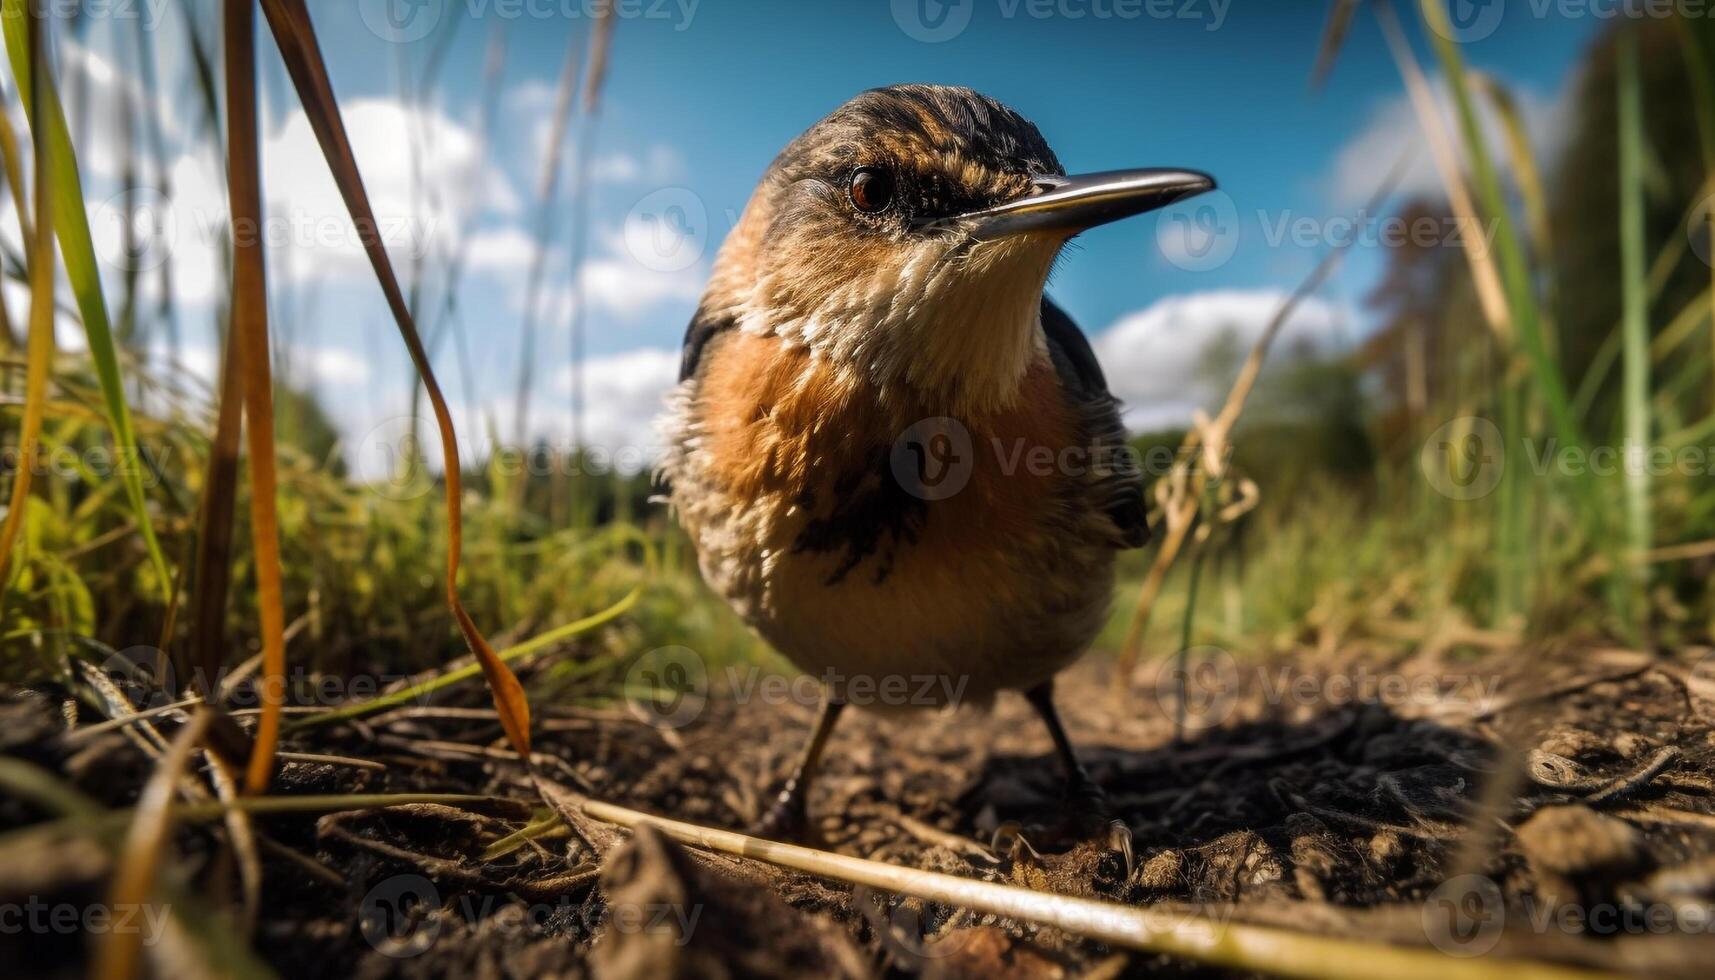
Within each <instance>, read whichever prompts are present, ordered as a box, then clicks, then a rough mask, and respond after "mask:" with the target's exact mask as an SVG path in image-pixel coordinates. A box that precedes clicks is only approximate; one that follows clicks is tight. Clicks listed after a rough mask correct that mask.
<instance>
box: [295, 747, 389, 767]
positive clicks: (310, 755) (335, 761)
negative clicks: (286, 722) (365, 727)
mask: <svg viewBox="0 0 1715 980" xmlns="http://www.w3.org/2000/svg"><path fill="white" fill-rule="evenodd" d="M274 758H276V759H279V760H280V761H282V762H302V763H315V764H318V765H326V766H349V767H351V768H353V769H368V770H370V771H372V772H386V771H387V764H386V763H383V762H376V761H375V760H374V759H357V758H353V757H352V756H349V755H320V754H318V753H315V752H276V753H274Z"/></svg>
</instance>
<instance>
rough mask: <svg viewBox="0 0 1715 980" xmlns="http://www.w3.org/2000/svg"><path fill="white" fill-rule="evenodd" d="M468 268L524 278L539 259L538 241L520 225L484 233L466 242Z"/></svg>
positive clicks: (484, 231) (491, 229) (492, 229)
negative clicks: (526, 272) (525, 273)
mask: <svg viewBox="0 0 1715 980" xmlns="http://www.w3.org/2000/svg"><path fill="white" fill-rule="evenodd" d="M465 249H466V252H465V265H466V266H467V267H468V268H470V269H472V270H478V271H486V272H500V273H515V274H521V273H523V272H524V271H525V270H527V269H528V268H529V267H530V263H531V262H533V261H534V260H535V257H536V241H535V239H534V238H532V237H530V236H529V235H528V234H526V233H525V232H524V230H523V229H522V228H519V227H518V226H517V225H506V226H505V227H501V228H490V229H484V230H482V231H479V232H477V233H476V234H474V235H472V236H470V238H469V239H468V240H467V241H466V242H465Z"/></svg>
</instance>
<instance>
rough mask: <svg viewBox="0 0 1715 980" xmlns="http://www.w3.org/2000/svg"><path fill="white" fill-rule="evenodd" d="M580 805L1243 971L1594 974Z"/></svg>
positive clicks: (1522, 977)
mask: <svg viewBox="0 0 1715 980" xmlns="http://www.w3.org/2000/svg"><path fill="white" fill-rule="evenodd" d="M576 808H577V809H578V810H580V811H582V812H583V813H584V814H587V815H588V816H589V817H591V818H594V819H596V820H601V821H605V822H608V823H611V824H615V825H618V826H621V827H628V828H635V827H637V826H638V825H640V824H643V823H648V824H650V825H651V826H653V827H655V828H657V829H658V830H660V831H661V832H662V833H663V834H665V835H667V836H668V837H670V838H673V839H674V840H677V841H679V842H681V843H684V844H689V845H691V846H693V847H698V848H702V849H704V850H709V851H717V852H721V853H725V854H733V855H738V856H741V857H746V858H750V859H753V860H758V861H765V862H767V863H769V864H773V865H778V866H780V867H783V868H791V869H794V870H797V871H803V872H806V873H809V874H815V875H820V876H822V877H826V878H832V879H835V880H837V881H843V882H846V883H848V884H852V885H864V886H867V887H870V888H875V889H880V890H885V891H890V892H895V893H898V894H902V895H910V896H912V897H915V898H919V899H922V900H924V901H930V902H937V903H939V904H942V905H949V906H953V907H956V908H966V909H971V910H973V911H976V912H982V913H988V914H992V915H1000V916H1006V917H1009V918H1014V919H1018V920H1021V921H1024V922H1029V923H1034V924H1036V925H1039V926H1047V927H1050V928H1055V929H1060V930H1063V931H1065V932H1068V933H1071V934H1073V935H1076V936H1082V937H1085V938H1089V939H1095V940H1097V941H1099V942H1104V943H1108V944H1109V945H1113V946H1122V947H1125V948H1128V949H1137V950H1143V951H1145V952H1149V953H1157V954H1166V955H1171V956H1178V957H1182V958H1185V959H1189V960H1194V961H1197V962H1201V963H1209V964H1214V965H1217V966H1223V967H1228V968H1230V969H1234V970H1239V971H1246V972H1249V971H1257V972H1266V973H1274V974H1280V975H1284V976H1297V977H1320V978H1326V980H1341V978H1352V980H1358V978H1364V980H1368V978H1370V977H1376V976H1387V977H1393V978H1395V980H1416V978H1423V980H1432V978H1433V980H1443V978H1464V980H1477V978H1484V980H1488V978H1492V980H1529V978H1534V980H1550V978H1552V980H1572V978H1583V980H1588V978H1589V977H1590V976H1591V974H1589V973H1587V972H1585V971H1583V970H1579V969H1573V968H1569V967H1563V966H1560V965H1557V964H1551V963H1543V962H1534V961H1528V960H1518V959H1508V958H1504V957H1483V958H1480V959H1468V960H1460V959H1454V958H1452V957H1448V956H1445V955H1442V954H1441V953H1439V952H1431V951H1430V950H1427V949H1421V948H1410V947H1405V946H1397V945H1391V944H1388V943H1375V942H1365V941H1362V940H1357V939H1349V938H1332V937H1326V936H1317V935H1311V934H1308V933H1304V932H1298V931H1294V930H1290V929H1284V928H1276V927H1269V926H1254V925H1248V924H1245V923H1238V922H1232V921H1230V920H1229V919H1228V918H1227V917H1225V916H1221V915H1219V914H1218V913H1217V914H1209V915H1191V916H1186V915H1183V914H1175V913H1173V912H1170V911H1166V910H1161V909H1155V908H1150V907H1133V906H1125V905H1118V904H1115V903H1113V902H1105V901H1098V900H1095V899H1088V898H1074V897H1072V896H1068V895H1057V894H1052V893H1045V892H1039V891H1034V890H1031V889H1028V888H1021V887H1018V886H1016V885H1008V884H1001V883H999V882H990V881H975V880H972V879H969V878H960V877H957V876H955V875H949V874H941V873H939V872H934V871H923V870H920V869H917V868H905V867H899V866H897V865H891V864H885V863H882V862H879V861H868V860H865V859H863V858H855V857H851V856H848V855H845V854H835V853H832V852H829V851H819V850H815V849H814V848H808V847H799V846H797V845H794V844H781V843H777V842H775V841H768V840H761V839H758V838H755V837H749V836H746V835H744V834H739V833H734V832H732V831H727V830H717V829H715V828H712V827H700V826H698V825H696V824H690V823H685V822H682V821H678V820H669V819H665V818H661V817H655V816H650V815H649V814H646V813H640V812H638V811H636V810H632V809H628V808H626V807H622V806H616V805H614V804H611V803H605V802H602V801H600V800H589V799H585V800H580V801H577V802H576Z"/></svg>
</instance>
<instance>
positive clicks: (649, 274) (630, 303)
mask: <svg viewBox="0 0 1715 980" xmlns="http://www.w3.org/2000/svg"><path fill="white" fill-rule="evenodd" d="M583 286H584V295H585V296H586V297H588V300H589V303H590V305H591V306H593V307H596V308H599V309H604V310H608V311H610V312H613V313H617V314H619V315H620V316H631V315H634V314H636V313H639V312H641V311H643V310H645V309H648V308H649V307H651V306H655V305H657V304H659V303H663V302H669V301H672V300H681V301H690V302H695V301H696V299H697V297H699V296H701V295H702V292H703V275H702V273H701V272H700V271H698V270H697V269H695V268H692V269H685V270H681V271H678V272H665V271H657V270H654V269H650V268H646V267H645V266H643V265H640V264H638V263H636V262H632V261H628V260H626V259H620V258H604V259H593V260H591V261H589V262H586V263H584V266H583Z"/></svg>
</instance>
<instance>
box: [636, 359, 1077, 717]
mask: <svg viewBox="0 0 1715 980" xmlns="http://www.w3.org/2000/svg"><path fill="white" fill-rule="evenodd" d="M704 357H705V360H704V363H703V366H702V369H701V370H700V371H699V376H698V378H696V379H694V380H693V381H691V382H688V383H687V386H686V389H685V390H684V391H682V392H681V404H680V406H679V408H678V414H679V418H678V420H677V421H676V423H675V430H676V433H675V438H674V443H675V444H674V446H673V448H672V449H671V450H670V455H669V460H668V464H667V470H668V472H667V476H668V477H669V479H670V480H671V483H672V487H673V503H674V505H675V508H676V510H677V512H678V514H679V517H680V520H681V523H683V524H684V526H685V527H686V529H687V531H688V532H689V533H690V534H691V537H692V539H693V541H694V542H695V543H696V545H697V549H698V553H699V558H700V560H701V564H702V568H703V571H704V574H705V577H706V578H708V580H709V582H710V584H711V585H713V586H714V587H715V588H716V589H717V590H718V591H720V592H722V593H723V594H724V595H725V596H726V597H727V598H728V599H729V600H730V601H732V602H733V604H734V605H735V607H736V608H738V610H739V611H740V613H741V614H742V615H744V616H745V618H746V619H747V620H749V621H750V622H751V623H752V625H754V626H755V627H756V628H757V629H758V630H759V631H760V632H761V633H762V634H763V636H764V637H765V638H766V639H768V640H770V641H771V642H772V643H773V644H774V645H775V646H776V647H777V648H779V649H780V651H781V652H782V653H783V654H785V655H786V656H787V657H789V658H790V659H792V660H794V662H796V663H798V665H799V666H800V667H803V668H804V669H806V670H812V671H815V670H818V669H822V668H825V667H829V666H842V667H843V668H844V669H855V670H862V671H875V670H878V669H880V668H882V667H884V666H899V665H902V664H906V665H908V664H915V665H918V666H920V667H925V668H930V669H934V670H937V671H941V672H949V673H952V672H965V673H969V672H971V671H973V670H975V669H976V668H977V667H979V666H981V667H982V670H983V672H984V673H985V674H986V675H987V677H986V678H985V681H993V682H994V683H995V684H997V685H998V686H1018V685H1019V684H1022V683H1024V682H1026V681H1027V680H1030V678H1024V677H1020V678H1018V679H1017V683H1012V682H1009V681H1008V679H1007V677H1006V676H1005V674H1006V670H1005V669H1003V668H1001V667H996V666H995V662H996V661H1007V662H1018V661H1020V660H1021V658H1024V657H1026V655H1028V656H1029V657H1030V658H1032V659H1035V660H1037V661H1038V663H1037V664H1036V665H1035V666H1031V665H1028V664H1022V663H1019V664H1018V669H1020V670H1022V671H1024V672H1025V673H1032V674H1033V673H1034V672H1035V671H1037V670H1039V669H1040V668H1041V667H1042V666H1043V665H1045V664H1047V663H1048V662H1049V661H1050V660H1053V659H1055V658H1056V657H1059V658H1066V657H1070V656H1075V655H1076V654H1077V653H1078V652H1081V650H1082V647H1083V645H1084V644H1086V643H1087V642H1088V640H1089V634H1092V633H1093V631H1094V629H1095V627H1096V626H1097V625H1099V622H1100V619H1101V615H1102V612H1103V611H1104V610H1105V607H1106V601H1107V593H1108V590H1109V588H1110V586H1109V582H1110V581H1111V579H1110V577H1109V576H1110V572H1109V568H1110V561H1111V557H1110V555H1109V554H1108V552H1107V550H1106V549H1105V548H1100V547H1094V546H1092V545H1091V544H1090V543H1089V541H1088V540H1087V538H1086V536H1084V535H1083V534H1081V533H1080V531H1079V527H1078V524H1079V522H1080V520H1081V519H1082V518H1081V515H1082V513H1083V512H1085V511H1087V510H1088V507H1087V506H1085V503H1086V502H1085V501H1083V500H1081V499H1080V495H1079V491H1080V487H1081V486H1082V485H1083V484H1082V482H1081V481H1080V480H1079V479H1078V478H1077V474H1076V472H1075V463H1071V462H1069V460H1068V457H1067V451H1068V450H1073V451H1075V450H1076V449H1077V445H1078V441H1079V438H1078V432H1077V422H1076V415H1075V411H1074V409H1073V407H1072V406H1071V405H1070V404H1069V403H1068V402H1067V400H1066V399H1065V397H1064V395H1063V393H1062V391H1061V388H1060V385H1059V381H1058V379H1057V377H1056V375H1055V373H1054V370H1053V366H1052V364H1051V363H1049V362H1048V360H1047V359H1046V357H1044V358H1043V359H1042V360H1041V362H1040V363H1038V364H1034V365H1032V366H1031V368H1030V369H1029V370H1028V371H1027V372H1026V374H1025V377H1024V379H1023V381H1022V382H1021V385H1020V389H1019V392H1018V396H1017V398H1015V399H1014V400H1013V401H1012V403H1011V404H1009V405H1008V406H1006V407H1004V408H1001V409H997V410H994V411H990V412H985V413H982V414H976V415H964V416H953V415H949V414H947V413H946V410H945V409H944V408H943V407H942V406H939V405H937V404H935V401H934V399H933V398H931V397H925V396H924V395H922V394H918V393H913V392H906V391H884V390H881V389H879V388H878V387H876V386H875V385H873V384H872V383H869V382H868V381H866V380H865V379H864V378H863V377H862V375H861V374H860V373H859V372H856V371H852V370H850V369H846V368H843V367H841V366H839V365H836V364H832V363H829V362H828V361H825V360H821V359H818V358H815V357H813V356H811V354H810V353H809V352H808V351H806V350H804V349H803V348H801V347H793V346H789V345H786V344H785V343H783V342H782V341H781V340H780V339H779V338H777V337H773V336H766V335H757V334H750V333H744V332H740V331H732V332H729V333H727V334H725V335H724V336H722V337H721V338H720V339H719V340H718V341H717V342H715V343H714V344H712V345H711V347H710V348H709V350H708V351H707V352H706V353H705V355H704ZM1014 648H1016V649H1014ZM972 658H977V659H976V660H973V659H972ZM836 660H838V661H840V663H838V664H836V663H835V661H836ZM895 661H897V662H896V663H895ZM1048 673H1050V674H1051V673H1052V668H1049V669H1048ZM1043 676H1046V675H1043ZM1034 679H1037V680H1039V679H1040V678H1039V677H1037V678H1034Z"/></svg>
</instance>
